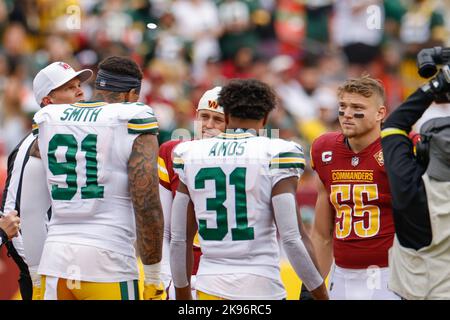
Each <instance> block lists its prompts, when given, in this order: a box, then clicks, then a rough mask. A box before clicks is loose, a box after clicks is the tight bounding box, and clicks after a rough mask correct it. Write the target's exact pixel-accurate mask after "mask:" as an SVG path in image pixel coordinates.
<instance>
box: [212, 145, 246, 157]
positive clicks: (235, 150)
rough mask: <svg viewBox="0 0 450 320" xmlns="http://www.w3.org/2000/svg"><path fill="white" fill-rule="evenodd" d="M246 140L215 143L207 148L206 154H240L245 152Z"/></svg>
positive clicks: (218, 155) (217, 155)
mask: <svg viewBox="0 0 450 320" xmlns="http://www.w3.org/2000/svg"><path fill="white" fill-rule="evenodd" d="M246 144H247V141H242V142H237V141H224V142H217V143H215V144H214V145H213V146H212V147H211V149H210V150H209V153H208V156H213V157H214V156H215V157H220V156H222V157H223V156H242V155H243V154H244V152H245V145H246Z"/></svg>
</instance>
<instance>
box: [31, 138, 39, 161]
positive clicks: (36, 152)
mask: <svg viewBox="0 0 450 320" xmlns="http://www.w3.org/2000/svg"><path fill="white" fill-rule="evenodd" d="M30 156H32V157H36V158H39V159H40V158H41V153H40V152H39V143H38V139H36V140H34V142H33V144H32V145H31V148H30Z"/></svg>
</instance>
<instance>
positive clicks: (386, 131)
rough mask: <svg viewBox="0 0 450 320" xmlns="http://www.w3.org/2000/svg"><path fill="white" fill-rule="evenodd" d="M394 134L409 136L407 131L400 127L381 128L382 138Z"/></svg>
mask: <svg viewBox="0 0 450 320" xmlns="http://www.w3.org/2000/svg"><path fill="white" fill-rule="evenodd" d="M394 134H399V135H402V136H405V137H408V134H407V133H406V131H404V130H402V129H398V128H386V129H383V130H381V138H382V139H383V138H386V137H389V136H392V135H394Z"/></svg>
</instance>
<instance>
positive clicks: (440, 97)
mask: <svg viewBox="0 0 450 320" xmlns="http://www.w3.org/2000/svg"><path fill="white" fill-rule="evenodd" d="M423 90H424V91H425V92H427V91H430V92H431V93H432V94H433V96H434V102H436V103H448V102H450V68H449V66H448V65H445V66H443V67H442V69H441V70H439V72H438V73H437V74H436V76H435V77H434V78H433V79H431V80H430V82H429V83H428V84H426V85H425V86H424V87H423Z"/></svg>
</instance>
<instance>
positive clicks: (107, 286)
mask: <svg viewBox="0 0 450 320" xmlns="http://www.w3.org/2000/svg"><path fill="white" fill-rule="evenodd" d="M41 286H42V288H41V298H42V299H43V300H139V288H138V280H130V281H123V282H87V281H76V280H67V279H63V278H55V277H48V276H42V282H41Z"/></svg>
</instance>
